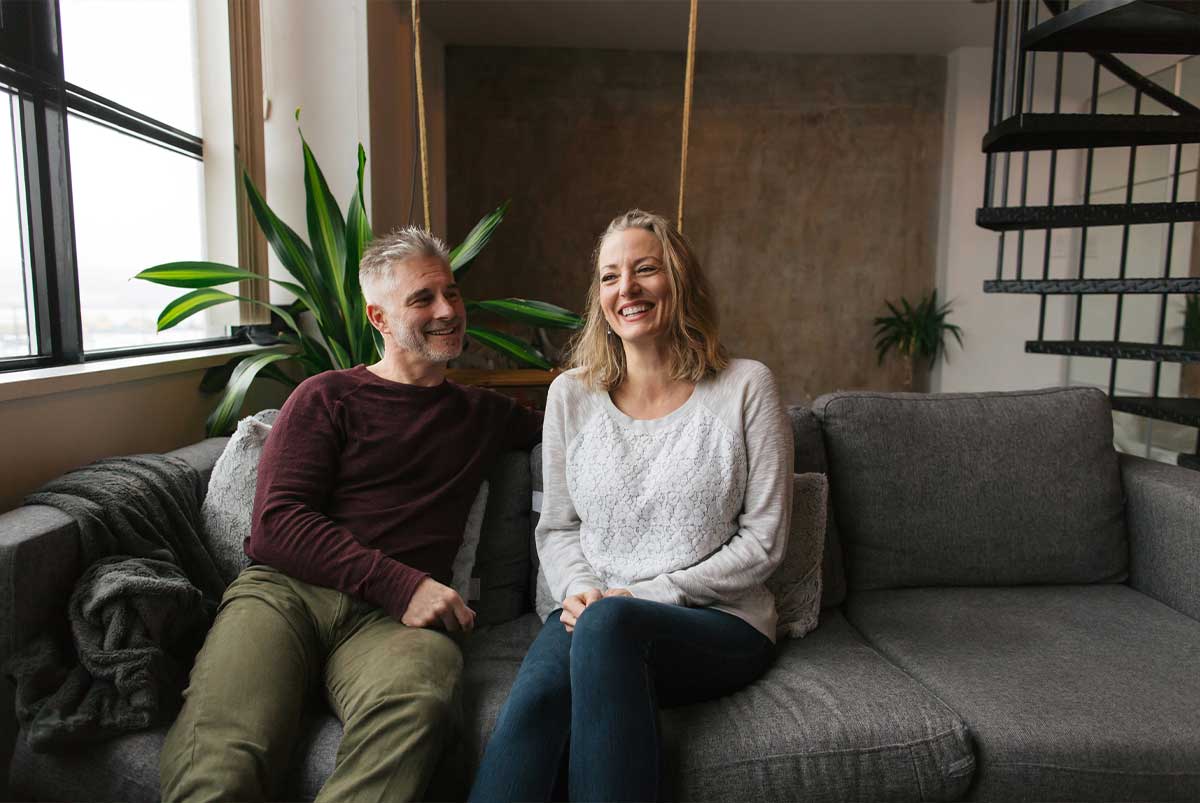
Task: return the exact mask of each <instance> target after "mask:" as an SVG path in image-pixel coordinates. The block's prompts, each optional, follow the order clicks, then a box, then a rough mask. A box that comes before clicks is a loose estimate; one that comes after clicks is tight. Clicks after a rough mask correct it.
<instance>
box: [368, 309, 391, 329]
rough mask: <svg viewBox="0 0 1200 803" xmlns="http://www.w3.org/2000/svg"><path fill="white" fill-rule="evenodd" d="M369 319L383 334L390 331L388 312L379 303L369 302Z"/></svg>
mask: <svg viewBox="0 0 1200 803" xmlns="http://www.w3.org/2000/svg"><path fill="white" fill-rule="evenodd" d="M367 320H368V321H370V322H371V326H374V327H375V328H376V329H378V330H379V332H380V333H381V334H385V335H386V334H387V333H388V319H387V312H386V311H385V310H384V309H383V307H382V306H380V305H379V304H367Z"/></svg>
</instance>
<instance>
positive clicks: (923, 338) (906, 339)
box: [875, 290, 962, 391]
mask: <svg viewBox="0 0 1200 803" xmlns="http://www.w3.org/2000/svg"><path fill="white" fill-rule="evenodd" d="M883 303H884V304H886V305H887V308H888V310H889V311H890V312H891V313H892V314H891V315H885V316H881V317H878V318H876V319H875V351H876V353H877V354H878V355H879V364H880V365H882V364H883V359H884V357H886V356H887V355H888V353H889V352H890V351H891V350H892V349H895V350H896V352H897V353H898V354H899V355H900V357H901V359H903V360H904V363H905V380H904V389H905V390H919V391H923V390H926V389H927V387H928V369H931V368H933V366H934V363H936V362H937V358H938V355H939V354H941V353H942V352H943V351H945V348H946V343H945V339H946V334H947V333H949V334H952V335H954V339H955V340H957V341H958V344H959V345H960V346H961V345H962V330H961V329H960V328H959V327H958V326H955V325H954V324H952V323H949V322H948V321H947V320H946V318H947V316H949V314H950V304H949V302H947V303H945V304H942V305H940V306H939V305H938V301H937V290H933V291H932V292H930V293H929V295H927V296H925V297H924V298H923V299H921V300H920V301H919V302H918V303H917V304H916V305H915V306H914V305H913V304H911V303H909V301H908V299H906V298H903V297H902V298H901V299H900V306H899V308H897V306H896V305H895V304H893V303H892V302H890V301H886V300H885V301H884V302H883ZM923 362H927V363H928V365H927V366H925V365H922V364H921V363H923ZM921 369H925V370H921ZM918 370H920V375H919V376H917V375H916V373H917V371H918Z"/></svg>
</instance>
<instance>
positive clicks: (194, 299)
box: [158, 288, 238, 332]
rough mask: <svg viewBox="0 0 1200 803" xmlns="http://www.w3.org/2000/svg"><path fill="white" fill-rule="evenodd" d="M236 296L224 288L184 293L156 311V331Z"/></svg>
mask: <svg viewBox="0 0 1200 803" xmlns="http://www.w3.org/2000/svg"><path fill="white" fill-rule="evenodd" d="M237 300H238V297H237V296H235V295H233V294H231V293H226V292H225V291H224V290H213V289H212V288H204V289H201V290H193V291H192V292H190V293H184V294H183V295H181V296H180V297H179V298H177V299H175V300H174V301H172V302H171V303H169V304H167V306H165V307H163V310H162V312H160V313H158V331H160V332H161V331H163V330H165V329H170V328H171V327H172V326H174V325H176V324H177V323H179V322H180V321H183V320H186V319H188V318H190V317H191V316H193V315H195V314H196V313H197V312H200V311H201V310H206V309H208V308H209V307H215V306H216V305H217V304H224V303H225V302H227V301H237Z"/></svg>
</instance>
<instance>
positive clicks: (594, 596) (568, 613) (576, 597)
mask: <svg viewBox="0 0 1200 803" xmlns="http://www.w3.org/2000/svg"><path fill="white" fill-rule="evenodd" d="M602 597H603V595H602V594H601V593H600V590H599V589H597V588H589V589H588V590H587V591H583V592H581V593H579V594H572V595H571V596H569V597H567V598H566V599H564V600H563V602H562V613H561V614H559V616H558V620H559V621H560V622H562V623H563V627H565V628H566V629H567V632H568V633H570V632H573V631H574V630H575V623H576V622H577V621H579V616H580V614H582V613H583V609H584V608H586V607H587V606H589V605H591V604H592V603H593V602H595V601H596V600H598V599H601V598H602Z"/></svg>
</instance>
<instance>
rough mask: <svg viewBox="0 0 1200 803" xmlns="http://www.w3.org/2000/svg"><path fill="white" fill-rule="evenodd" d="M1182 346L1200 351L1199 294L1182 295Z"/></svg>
mask: <svg viewBox="0 0 1200 803" xmlns="http://www.w3.org/2000/svg"><path fill="white" fill-rule="evenodd" d="M1183 347H1184V348H1185V349H1189V350H1191V351H1200V295H1189V296H1184V297H1183Z"/></svg>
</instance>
